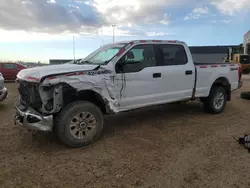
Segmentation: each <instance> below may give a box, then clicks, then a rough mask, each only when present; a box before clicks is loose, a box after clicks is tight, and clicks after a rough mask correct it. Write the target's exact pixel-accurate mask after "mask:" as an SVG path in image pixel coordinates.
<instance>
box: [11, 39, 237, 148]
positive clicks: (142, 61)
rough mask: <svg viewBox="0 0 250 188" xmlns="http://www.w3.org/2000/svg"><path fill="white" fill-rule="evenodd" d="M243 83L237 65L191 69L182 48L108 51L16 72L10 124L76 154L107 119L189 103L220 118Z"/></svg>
mask: <svg viewBox="0 0 250 188" xmlns="http://www.w3.org/2000/svg"><path fill="white" fill-rule="evenodd" d="M241 75H242V71H241V67H240V66H239V65H238V64H227V63H220V64H199V63H194V62H193V60H192V56H191V53H190V51H189V48H188V46H187V45H186V44H185V43H184V42H181V41H160V40H140V41H139V40H137V41H131V42H118V43H113V44H108V45H105V46H103V47H101V48H99V49H97V50H96V51H94V52H93V53H91V54H90V55H89V56H87V57H86V58H84V59H78V60H75V61H71V62H69V63H66V64H62V65H51V66H43V67H36V68H29V69H24V70H21V71H20V72H19V73H18V75H17V82H18V83H19V93H20V97H19V99H18V101H17V103H16V105H15V107H16V116H15V123H17V124H20V125H22V126H24V127H26V128H27V129H29V130H33V131H55V132H56V133H57V135H58V136H59V138H60V140H61V141H63V142H64V143H65V144H66V145H68V146H70V147H80V146H84V145H88V144H90V143H92V142H93V141H94V140H96V139H97V138H98V136H99V135H100V133H101V131H102V129H103V115H106V114H113V113H118V112H124V111H129V110H133V109H138V108H142V107H146V106H151V105H160V104H165V103H172V102H178V101H187V100H195V99H200V101H201V102H203V104H204V109H205V111H206V112H208V113H213V114H216V113H220V112H222V111H223V110H224V107H225V105H226V103H227V101H230V100H231V92H232V91H233V90H236V89H238V88H240V87H241V85H242V81H241Z"/></svg>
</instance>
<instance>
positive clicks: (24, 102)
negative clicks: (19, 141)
mask: <svg viewBox="0 0 250 188" xmlns="http://www.w3.org/2000/svg"><path fill="white" fill-rule="evenodd" d="M18 84H19V87H18V90H19V98H18V99H17V101H16V103H15V109H16V115H15V118H14V121H15V124H18V125H22V126H24V127H26V128H27V129H28V130H33V131H52V128H53V110H50V108H51V106H52V104H51V100H52V101H53V99H52V98H53V94H52V96H50V97H48V96H49V94H48V95H45V96H43V95H40V90H41V88H40V87H41V86H40V85H39V83H33V82H27V81H23V80H18ZM51 90H53V91H55V92H57V91H56V88H51V89H50V90H49V91H48V92H44V93H45V94H47V93H51ZM58 93H59V92H58ZM46 97H47V98H51V100H50V99H48V100H47V101H46V102H43V100H44V98H46ZM54 111H56V110H54ZM58 111H59V110H58Z"/></svg>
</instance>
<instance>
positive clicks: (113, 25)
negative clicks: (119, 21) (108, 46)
mask: <svg viewBox="0 0 250 188" xmlns="http://www.w3.org/2000/svg"><path fill="white" fill-rule="evenodd" d="M115 26H116V25H115V24H112V27H113V43H114V42H115Z"/></svg>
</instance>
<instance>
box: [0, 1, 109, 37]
mask: <svg viewBox="0 0 250 188" xmlns="http://www.w3.org/2000/svg"><path fill="white" fill-rule="evenodd" d="M83 9H84V10H85V11H84V13H86V12H87V13H86V14H84V13H82V11H81V10H79V8H77V7H76V6H73V5H70V4H69V3H66V4H65V5H63V4H58V3H57V1H55V0H25V1H22V0H1V1H0V10H1V11H0V28H2V29H8V30H26V31H39V32H48V33H60V32H62V31H73V32H79V31H80V30H81V26H91V27H98V26H101V25H102V24H104V21H103V20H102V17H101V16H100V14H99V13H98V12H97V11H96V10H95V9H93V7H92V6H88V5H83Z"/></svg>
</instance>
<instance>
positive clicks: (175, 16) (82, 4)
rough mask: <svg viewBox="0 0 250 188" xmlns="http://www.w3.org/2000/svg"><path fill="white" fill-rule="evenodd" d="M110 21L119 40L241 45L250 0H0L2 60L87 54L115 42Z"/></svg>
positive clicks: (248, 19) (247, 24) (249, 14)
mask: <svg viewBox="0 0 250 188" xmlns="http://www.w3.org/2000/svg"><path fill="white" fill-rule="evenodd" d="M112 25H115V27H114V31H115V41H124V40H137V39H162V40H181V41H184V42H186V43H187V44H188V45H190V46H194V45H199V46H204V45H234V44H236V45H237V44H240V43H243V35H244V34H245V33H246V32H247V31H248V30H250V0H126V1H123V0H0V60H13V61H16V60H22V61H41V62H48V61H49V59H73V57H74V55H75V57H76V58H84V57H85V56H87V55H88V54H89V53H91V52H92V51H93V50H95V49H97V48H99V47H100V46H101V45H103V44H107V43H111V42H112V41H113V38H112V37H113V27H112ZM73 38H74V41H75V42H74V43H73ZM73 44H74V45H73ZM73 46H75V53H74V50H73Z"/></svg>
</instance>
